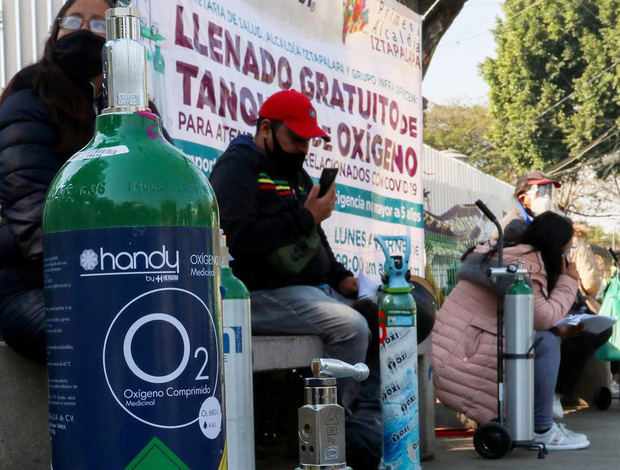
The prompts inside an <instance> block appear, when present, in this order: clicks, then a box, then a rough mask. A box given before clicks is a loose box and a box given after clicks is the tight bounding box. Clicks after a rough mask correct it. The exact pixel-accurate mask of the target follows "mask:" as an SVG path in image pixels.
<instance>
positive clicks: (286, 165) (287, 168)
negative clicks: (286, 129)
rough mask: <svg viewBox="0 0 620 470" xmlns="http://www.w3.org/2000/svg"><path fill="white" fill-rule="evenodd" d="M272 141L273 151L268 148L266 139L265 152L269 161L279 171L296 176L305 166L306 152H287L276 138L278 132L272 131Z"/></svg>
mask: <svg viewBox="0 0 620 470" xmlns="http://www.w3.org/2000/svg"><path fill="white" fill-rule="evenodd" d="M271 140H272V141H273V150H269V148H268V147H267V139H265V152H266V153H267V156H268V157H269V159H270V160H271V161H272V162H273V163H274V164H275V165H276V168H277V169H278V170H279V171H282V173H283V174H286V175H289V176H295V175H296V174H297V173H298V172H299V171H300V170H301V167H302V166H303V164H304V160H305V159H306V154H305V153H304V152H296V153H289V152H285V151H284V149H282V146H281V145H280V142H278V139H277V138H276V132H275V131H274V130H273V128H272V129H271Z"/></svg>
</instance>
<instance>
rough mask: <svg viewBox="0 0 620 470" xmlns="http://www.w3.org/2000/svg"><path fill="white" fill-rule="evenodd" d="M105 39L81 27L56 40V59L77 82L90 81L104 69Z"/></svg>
mask: <svg viewBox="0 0 620 470" xmlns="http://www.w3.org/2000/svg"><path fill="white" fill-rule="evenodd" d="M104 44H105V39H104V38H102V37H101V36H97V35H96V34H93V33H91V32H90V31H89V30H87V29H80V30H78V31H76V32H75V33H71V34H68V35H67V36H63V37H62V38H60V39H58V40H57V41H56V44H54V48H53V49H52V57H53V58H54V61H55V62H56V63H57V64H58V65H59V66H60V67H61V68H62V69H63V70H64V71H65V72H66V73H67V75H69V76H70V77H71V78H72V79H73V80H74V81H75V82H77V83H88V82H89V81H90V79H91V78H93V77H96V76H97V75H101V73H102V71H103V66H102V59H101V49H102V48H103V45H104Z"/></svg>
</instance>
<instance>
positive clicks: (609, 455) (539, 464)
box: [356, 398, 620, 470]
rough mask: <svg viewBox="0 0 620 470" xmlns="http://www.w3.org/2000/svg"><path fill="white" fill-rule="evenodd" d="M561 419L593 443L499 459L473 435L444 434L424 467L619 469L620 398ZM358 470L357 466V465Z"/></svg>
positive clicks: (445, 469)
mask: <svg viewBox="0 0 620 470" xmlns="http://www.w3.org/2000/svg"><path fill="white" fill-rule="evenodd" d="M566 411H567V412H566V413H565V415H564V419H563V420H561V422H564V423H565V424H566V427H567V428H568V429H570V430H571V431H575V432H579V433H583V434H585V435H586V436H588V439H589V440H590V443H591V445H590V447H589V448H587V449H582V450H566V451H555V452H554V451H549V454H547V455H546V456H545V458H544V460H540V459H538V458H536V452H534V451H528V450H525V449H514V450H513V451H512V452H511V453H509V454H508V455H507V456H505V457H504V458H502V459H499V460H486V459H483V458H482V457H480V456H479V455H478V454H477V453H476V451H475V450H474V446H473V441H472V438H471V437H465V438H452V437H451V438H440V439H437V441H436V452H435V455H434V457H433V458H432V459H431V460H429V461H426V462H422V468H423V469H424V470H448V469H449V470H470V469H471V470H473V469H476V470H477V469H494V470H513V469H514V470H517V469H518V470H522V469H523V470H525V469H541V470H543V469H544V470H546V469H558V470H568V469H570V470H581V469H584V470H612V469H613V470H618V469H620V402H619V401H618V398H614V400H613V403H612V405H611V407H610V408H609V409H608V410H606V411H600V410H598V409H597V408H596V407H590V408H583V409H568V410H566ZM356 470H357V469H356Z"/></svg>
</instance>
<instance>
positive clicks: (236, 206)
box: [210, 136, 352, 290]
mask: <svg viewBox="0 0 620 470" xmlns="http://www.w3.org/2000/svg"><path fill="white" fill-rule="evenodd" d="M293 179H296V180H297V181H292V179H291V178H290V177H289V178H287V177H286V176H284V175H282V174H281V173H279V172H278V171H277V169H276V168H275V167H274V165H273V164H272V162H271V161H270V160H269V159H268V158H267V157H266V156H265V155H263V154H261V153H260V151H259V149H258V148H257V147H256V145H254V142H253V141H252V139H251V138H250V137H249V136H240V137H237V138H236V139H235V140H233V141H232V142H231V144H230V146H229V147H228V149H227V150H226V151H225V152H224V154H223V155H222V156H221V157H220V158H219V160H218V161H217V163H216V164H215V167H214V168H213V172H212V173H211V178H210V180H211V184H212V186H213V189H214V190H215V194H216V196H217V201H218V204H219V208H220V218H221V224H222V228H223V229H224V232H225V233H226V236H227V241H228V246H229V249H230V253H231V255H232V257H233V258H234V260H233V261H232V262H231V267H232V269H233V272H234V273H235V275H236V276H237V277H238V278H240V279H241V280H242V281H243V282H244V283H245V284H246V286H247V287H248V289H250V290H258V289H275V288H278V287H284V286H289V285H320V284H329V285H331V286H332V287H334V288H337V287H338V284H339V283H340V281H341V280H342V279H344V278H345V277H347V276H351V275H352V274H351V272H349V271H347V270H346V269H345V268H344V266H343V265H342V264H340V263H339V262H338V261H336V258H335V257H334V254H333V252H332V250H331V248H330V246H329V243H328V242H327V238H326V237H325V233H324V232H323V230H321V228H320V226H319V227H317V228H318V233H319V236H320V238H321V243H320V244H319V246H318V248H317V250H316V254H315V255H314V257H313V258H312V259H311V260H310V262H309V263H308V265H307V266H306V267H305V268H304V269H303V270H302V271H301V272H300V273H299V274H297V275H283V274H280V273H278V272H277V271H275V270H274V269H273V268H271V267H270V265H269V264H268V262H267V257H268V256H269V255H270V254H271V253H273V252H274V251H275V250H277V249H278V248H281V247H283V246H286V245H289V244H291V243H294V242H295V241H296V240H298V239H299V238H300V237H303V236H306V235H309V234H310V233H311V232H312V230H313V229H314V227H315V224H314V219H313V218H312V214H311V213H310V211H309V210H308V209H306V208H304V207H303V202H304V200H305V198H306V196H307V194H308V192H309V191H310V189H311V188H312V181H311V180H310V177H309V176H308V174H307V173H306V172H305V171H304V170H301V171H300V172H299V174H298V175H297V177H296V178H293ZM274 180H276V182H277V181H278V180H279V181H282V180H285V181H286V184H278V183H276V184H274V183H273V181H274Z"/></svg>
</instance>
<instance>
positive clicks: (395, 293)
mask: <svg viewBox="0 0 620 470" xmlns="http://www.w3.org/2000/svg"><path fill="white" fill-rule="evenodd" d="M376 241H377V243H379V245H380V246H381V249H382V250H383V252H384V254H385V257H386V262H385V275H387V283H386V284H385V285H384V286H383V288H382V290H383V294H382V296H381V297H380V301H379V360H380V371H381V372H380V373H381V416H382V422H383V457H382V459H381V463H380V465H379V468H380V469H385V470H388V469H389V470H417V469H419V468H420V449H419V442H420V430H419V420H418V371H417V367H418V354H417V349H418V343H417V331H416V305H415V301H414V300H413V296H412V295H411V290H412V286H411V284H410V283H409V282H408V280H407V278H406V275H407V272H408V263H409V254H410V250H411V246H410V240H409V237H376ZM387 241H390V242H393V243H397V244H404V245H405V254H404V256H392V255H390V251H389V248H388V246H387V244H386V242H387Z"/></svg>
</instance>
